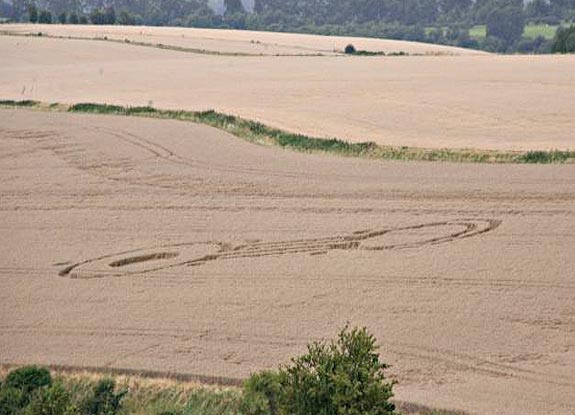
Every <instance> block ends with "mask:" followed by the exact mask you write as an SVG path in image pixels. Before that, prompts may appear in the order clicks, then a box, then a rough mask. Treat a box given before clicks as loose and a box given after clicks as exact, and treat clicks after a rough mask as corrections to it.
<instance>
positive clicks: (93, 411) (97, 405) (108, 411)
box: [82, 379, 128, 415]
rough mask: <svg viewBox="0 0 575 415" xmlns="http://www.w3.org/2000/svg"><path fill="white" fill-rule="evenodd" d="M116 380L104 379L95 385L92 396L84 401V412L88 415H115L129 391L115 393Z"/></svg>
mask: <svg viewBox="0 0 575 415" xmlns="http://www.w3.org/2000/svg"><path fill="white" fill-rule="evenodd" d="M115 389H116V382H115V381H114V380H113V379H102V380H100V381H99V382H98V383H97V384H96V386H95V387H94V390H93V393H92V395H91V396H89V397H88V398H86V400H85V401H84V403H83V405H82V406H83V412H84V413H85V414H87V415H115V414H117V413H118V411H119V409H120V408H121V406H122V399H124V396H125V395H126V394H127V393H128V391H127V390H123V391H121V392H119V393H115Z"/></svg>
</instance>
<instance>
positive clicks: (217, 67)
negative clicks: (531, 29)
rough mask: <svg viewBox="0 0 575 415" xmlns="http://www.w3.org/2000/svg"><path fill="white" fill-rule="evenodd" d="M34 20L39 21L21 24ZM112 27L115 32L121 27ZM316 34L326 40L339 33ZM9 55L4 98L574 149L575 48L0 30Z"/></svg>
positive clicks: (378, 135)
mask: <svg viewBox="0 0 575 415" xmlns="http://www.w3.org/2000/svg"><path fill="white" fill-rule="evenodd" d="M18 27H20V26H5V27H4V30H8V29H10V28H12V29H13V30H16V29H17V28H18ZM27 28H29V29H28V30H29V31H33V28H34V27H30V26H21V27H20V29H18V30H19V31H20V32H22V31H24V30H25V29H27ZM40 29H42V30H43V27H40ZM36 30H39V29H36ZM53 30H54V31H56V33H59V34H61V32H62V30H63V29H62V28H60V29H59V28H58V27H56V28H55V29H53ZM69 30H70V33H71V34H72V35H78V33H76V31H78V30H83V31H87V30H89V29H87V28H81V27H80V28H75V27H71V28H70V29H69ZM92 30H93V31H96V30H97V31H98V33H100V35H99V36H101V35H102V33H107V32H106V29H105V28H97V29H92ZM109 30H110V35H109V36H110V38H112V37H113V34H114V33H115V31H120V29H114V30H112V29H109ZM125 30H128V29H125ZM130 30H131V31H135V30H137V28H136V29H134V28H132V29H130ZM147 30H148V31H152V30H153V29H147ZM158 30H159V29H158ZM166 30H167V29H166ZM177 30H178V31H180V32H183V31H185V29H177ZM48 33H50V31H49V30H48ZM159 33H160V34H161V33H163V32H162V31H160V32H159ZM193 33H195V32H191V34H188V36H190V37H191V36H193ZM226 33H227V32H224V34H226ZM234 33H235V32H229V33H227V34H228V35H230V36H231V35H233V34H234ZM264 35H265V36H266V38H269V37H272V36H274V34H272V33H266V34H263V35H262V36H264ZM117 36H122V35H117ZM220 36H223V35H220ZM244 36H246V35H244ZM276 36H277V37H278V39H284V38H285V37H288V36H289V35H286V34H277V35H276ZM148 37H150V38H152V39H156V38H153V36H151V35H149V36H148ZM309 37H310V38H311V39H312V40H316V39H319V40H316V42H318V45H317V47H318V48H320V47H323V46H325V45H322V44H321V42H326V39H327V41H329V39H330V38H328V37H321V36H309ZM174 39H175V40H173V42H176V41H181V38H178V37H174ZM186 39H187V38H186ZM312 40H308V42H310V43H311V42H312ZM159 41H162V42H163V43H164V44H170V43H169V41H170V39H164V40H162V37H161V36H160V35H158V39H156V40H152V41H151V42H152V43H154V42H159ZM268 41H270V40H268ZM372 41H373V40H372ZM283 42H284V43H286V42H287V41H285V40H283ZM384 42H385V41H384ZM388 42H389V41H388ZM230 43H233V42H231V41H230V42H228V43H226V42H224V41H218V42H217V44H218V45H223V46H221V47H231V46H230ZM240 43H241V42H240ZM292 43H294V42H293V41H292ZM344 43H345V42H342V44H344ZM356 43H357V42H356ZM241 44H242V45H243V43H241ZM358 44H359V43H358ZM310 47H311V46H310ZM342 47H343V46H342ZM214 48H216V46H214ZM0 56H4V57H7V58H4V59H3V64H2V65H1V67H0V96H1V97H3V99H37V100H42V101H59V102H66V103H74V102H82V101H91V102H100V103H104V102H107V103H115V104H125V105H147V104H149V103H152V104H153V105H154V106H156V107H159V108H170V109H193V110H195V109H216V110H218V111H221V112H227V113H231V114H236V115H241V116H244V117H247V118H250V119H256V120H259V121H263V122H265V123H267V124H270V125H274V126H277V127H282V128H285V129H288V130H290V131H296V132H303V133H306V134H311V135H318V136H322V137H338V138H343V139H350V140H354V141H376V142H378V143H381V144H392V145H398V146H402V145H407V146H419V147H435V148H437V147H451V148H483V149H506V150H509V149H511V150H533V149H541V150H550V149H555V148H557V149H571V148H573V147H574V140H575V137H574V134H573V131H575V117H573V111H572V109H573V105H574V98H573V97H574V96H575V56H492V55H477V56H476V55H471V56H468V55H461V56H407V57H349V56H323V57H317V56H299V57H293V56H279V57H276V56H263V57H260V56H248V57H241V56H213V55H201V54H193V53H185V52H177V51H172V50H160V49H156V48H149V47H143V46H135V45H127V44H118V43H111V42H105V41H93V40H64V39H48V38H45V37H44V38H39V37H12V36H0Z"/></svg>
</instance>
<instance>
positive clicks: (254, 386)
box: [241, 371, 281, 415]
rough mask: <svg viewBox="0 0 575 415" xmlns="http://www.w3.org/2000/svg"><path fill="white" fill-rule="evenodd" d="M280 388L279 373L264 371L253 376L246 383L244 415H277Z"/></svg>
mask: <svg viewBox="0 0 575 415" xmlns="http://www.w3.org/2000/svg"><path fill="white" fill-rule="evenodd" d="M280 388H281V385H280V381H279V375H278V373H277V372H272V371H263V372H260V373H256V374H253V375H252V376H251V377H250V378H249V379H248V380H247V381H246V382H245V383H244V396H243V400H242V404H241V411H242V413H244V414H250V415H273V414H277V411H278V400H279V397H280V390H281V389H280Z"/></svg>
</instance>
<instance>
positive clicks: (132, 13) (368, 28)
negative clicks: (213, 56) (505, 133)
mask: <svg viewBox="0 0 575 415" xmlns="http://www.w3.org/2000/svg"><path fill="white" fill-rule="evenodd" d="M8 1H9V0H0V13H2V14H3V15H6V16H8V17H11V18H13V19H14V20H28V19H29V20H30V21H37V22H42V23H50V22H60V23H72V24H75V23H87V22H90V23H93V24H125V25H126V24H127V25H134V24H143V25H170V26H194V27H213V28H234V29H253V30H269V31H286V32H289V31H297V32H303V33H317V34H325V35H352V36H369V37H382V38H391V39H403V40H413V41H423V42H430V43H439V44H447V45H456V46H462V47H467V48H476V49H485V50H489V51H495V52H516V51H519V52H545V51H551V50H552V42H551V41H548V40H546V39H544V38H542V37H539V38H536V39H525V38H522V34H523V31H524V27H525V24H526V23H527V22H534V23H543V24H558V23H562V22H568V21H575V0H531V1H530V2H528V3H524V1H523V0H254V3H253V12H248V11H246V8H245V7H244V4H245V0H244V2H242V0H224V1H223V13H221V14H216V13H215V12H214V10H213V9H212V8H211V7H210V5H209V4H208V0H161V1H160V0H11V3H8ZM478 24H479V25H485V26H486V28H487V29H486V31H487V36H486V38H485V39H482V40H477V39H474V38H471V37H470V35H469V29H470V28H471V27H473V26H474V25H478Z"/></svg>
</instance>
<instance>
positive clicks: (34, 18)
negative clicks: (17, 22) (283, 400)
mask: <svg viewBox="0 0 575 415" xmlns="http://www.w3.org/2000/svg"><path fill="white" fill-rule="evenodd" d="M28 20H29V21H30V23H36V22H38V8H37V7H36V5H35V4H34V3H30V5H29V6H28Z"/></svg>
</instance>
